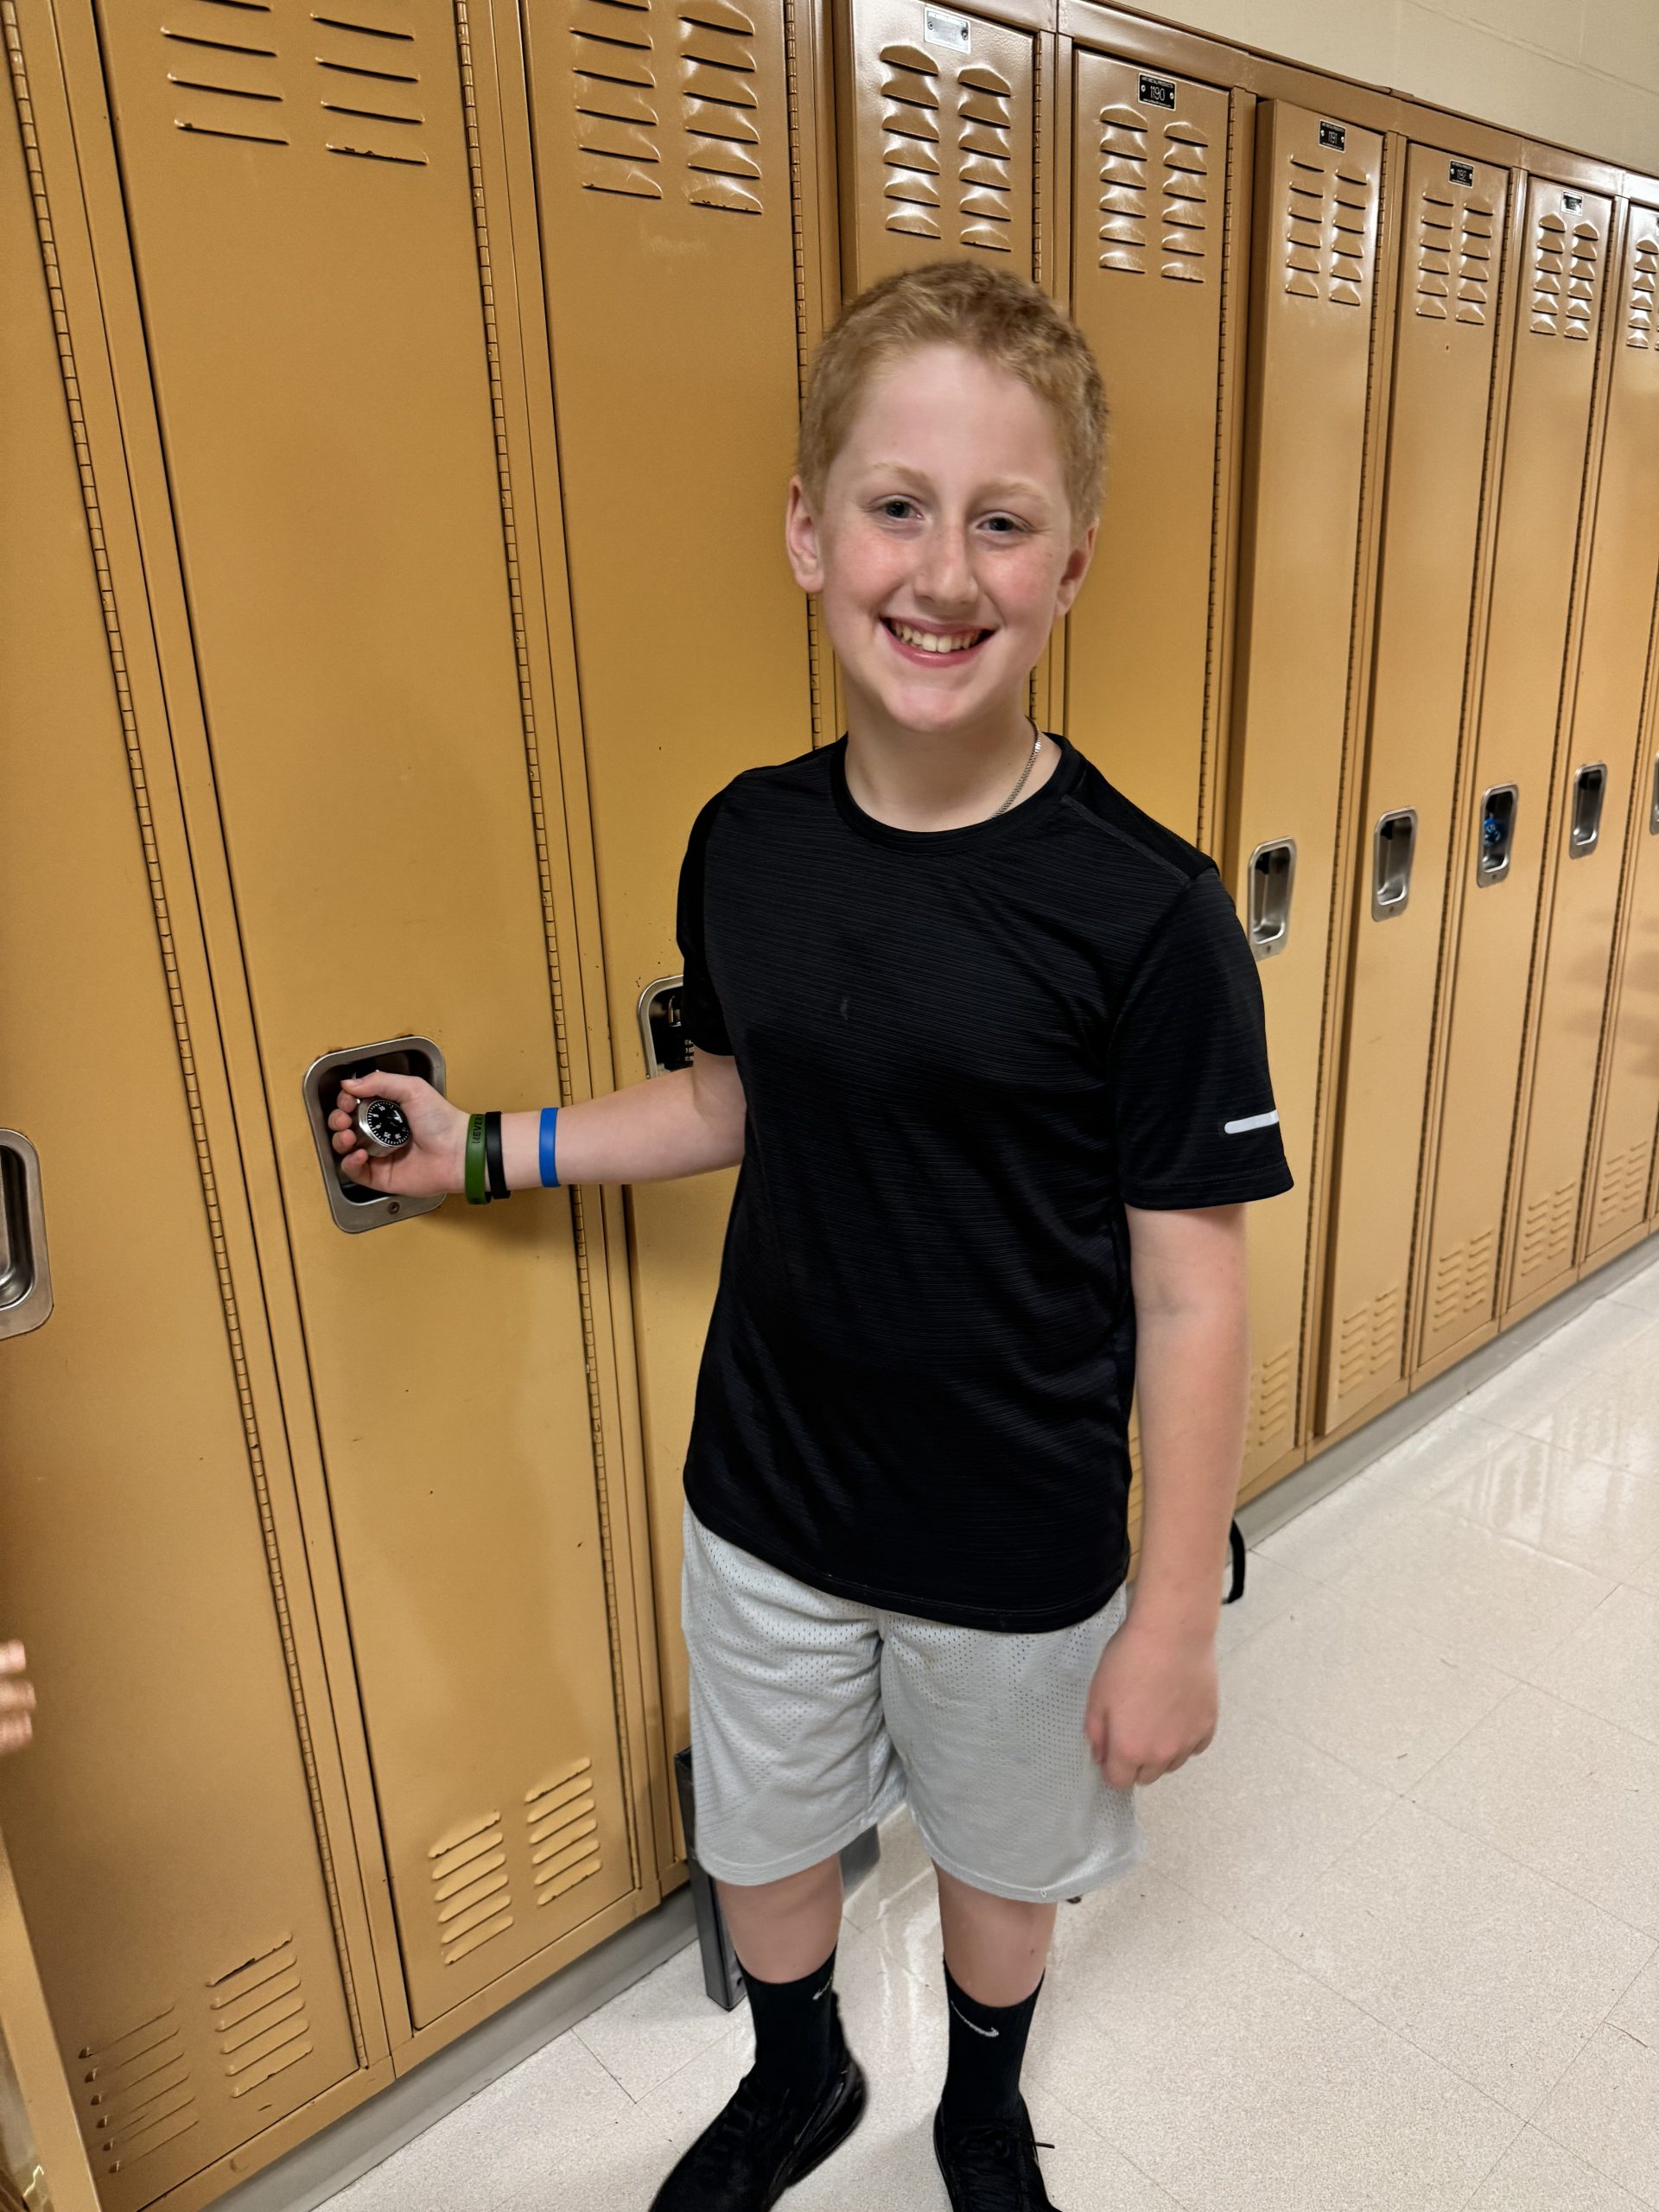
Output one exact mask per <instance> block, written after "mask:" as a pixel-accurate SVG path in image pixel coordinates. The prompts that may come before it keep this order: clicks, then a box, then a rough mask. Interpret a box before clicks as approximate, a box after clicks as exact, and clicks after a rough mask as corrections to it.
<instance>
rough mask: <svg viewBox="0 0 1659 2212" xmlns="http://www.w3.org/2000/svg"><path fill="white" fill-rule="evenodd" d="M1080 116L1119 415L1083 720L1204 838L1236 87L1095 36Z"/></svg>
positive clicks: (1114, 412) (1102, 753)
mask: <svg viewBox="0 0 1659 2212" xmlns="http://www.w3.org/2000/svg"><path fill="white" fill-rule="evenodd" d="M1072 130H1073V138H1074V143H1073V148H1072V156H1071V173H1072V194H1073V197H1072V214H1071V312H1072V314H1073V315H1074V316H1075V317H1076V319H1077V322H1078V324H1079V326H1080V327H1081V328H1082V329H1083V331H1084V334H1085V335H1086V336H1087V338H1088V340H1089V341H1090V345H1091V346H1093V347H1094V349H1095V354H1096V359H1098V361H1099V363H1100V365H1101V372H1102V373H1103V376H1104V378H1105V380H1106V391H1107V396H1108V401H1109V406H1110V409H1111V417H1110V437H1109V458H1108V465H1107V490H1106V505H1105V508H1104V512H1103V518H1102V526H1101V531H1100V536H1099V537H1098V538H1097V540H1096V547H1095V557H1094V562H1093V564H1092V566H1091V568H1090V572H1089V575H1088V578H1087V580H1086V582H1084V588H1083V591H1082V593H1081V594H1080V595H1079V598H1078V601H1077V606H1076V607H1074V609H1073V610H1072V613H1071V618H1070V620H1069V622H1068V625H1067V638H1066V653H1065V671H1066V693H1065V715H1066V729H1067V732H1068V734H1070V736H1071V738H1072V740H1073V741H1074V742H1075V743H1077V745H1079V746H1080V747H1082V748H1083V750H1084V752H1085V753H1088V754H1089V755H1090V757H1091V758H1092V759H1093V760H1096V762H1097V764H1098V765H1099V766H1100V767H1101V769H1102V770H1103V772H1104V773H1105V774H1106V775H1107V776H1108V777H1109V778H1110V779H1111V780H1112V782H1114V783H1115V784H1116V785H1118V787H1119V788H1120V789H1121V790H1122V791H1127V792H1128V796H1129V797H1130V798H1132V799H1133V800H1134V801H1135V804H1136V805H1137V806H1143V807H1144V808H1145V809H1146V810H1147V813H1149V814H1150V815H1152V816H1154V818H1155V819H1157V820H1158V821H1160V822H1165V823H1168V824H1169V826H1170V827H1171V828H1172V829H1178V830H1179V831H1180V833H1181V835H1182V836H1186V837H1192V838H1193V839H1195V840H1198V839H1200V838H1202V837H1203V836H1204V834H1205V829H1206V828H1207V824H1206V823H1205V821H1204V819H1203V816H1204V813H1205V802H1206V801H1207V800H1212V798H1213V794H1212V791H1211V785H1212V782H1213V776H1214V760H1213V751H1214V744H1213V740H1214V727H1213V724H1214V717H1215V713H1216V707H1217V690H1218V679H1219V674H1220V671H1219V668H1218V666H1217V656H1218V653H1219V651H1220V639H1219V636H1218V631H1219V626H1220V622H1221V619H1222V615H1223V611H1224V605H1225V598H1226V591H1227V586H1228V581H1229V580H1228V575H1227V569H1226V531H1227V520H1228V517H1227V512H1226V493H1227V483H1228V472H1227V470H1226V468H1225V467H1224V465H1223V464H1224V449H1225V445H1226V442H1227V438H1228V434H1229V431H1230V419H1229V408H1228V403H1229V398H1230V394H1229V391H1228V389H1227V383H1228V381H1229V380H1230V372H1231V364H1230V365H1229V378H1228V379H1224V374H1223V366H1222V330H1223V314H1222V305H1223V294H1224V276H1225V274H1226V272H1225V270H1224V257H1225V253H1226V250H1227V227H1226V216H1227V175H1228V156H1229V146H1230V130H1229V112H1228V98H1227V94H1226V93H1225V92H1221V91H1218V90H1217V89H1216V87H1214V86H1210V85H1195V84H1191V83H1188V82H1186V81H1185V80H1184V79H1177V78H1173V77H1167V76H1163V75H1160V74H1157V73H1148V72H1147V71H1145V70H1142V69H1141V68H1139V67H1135V65H1134V64H1131V63H1129V62H1127V61H1120V60H1115V59H1113V58H1111V57H1109V56H1108V55H1105V54H1090V53H1088V52H1086V51H1084V49H1083V48H1078V49H1077V54H1076V60H1075V64H1074V78H1073V117H1072ZM1234 320H1235V321H1236V307H1235V308H1234ZM1233 350H1234V353H1235V354H1236V350H1237V349H1236V346H1235V347H1234V349H1233Z"/></svg>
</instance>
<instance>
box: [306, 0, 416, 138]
mask: <svg viewBox="0 0 1659 2212" xmlns="http://www.w3.org/2000/svg"><path fill="white" fill-rule="evenodd" d="M379 4H380V5H382V6H383V7H384V6H385V4H386V0H379ZM371 6H372V0H355V4H354V5H353V6H351V7H341V8H340V9H338V10H333V11H331V12H329V13H327V14H322V13H320V12H318V11H315V10H314V11H313V14H312V17H311V20H312V22H314V23H315V25H316V27H317V31H318V34H319V43H320V44H321V45H322V46H323V47H324V48H326V51H325V52H323V53H321V54H318V55H317V57H316V60H317V65H318V67H320V68H321V69H323V70H325V71H327V73H328V75H327V77H326V78H325V79H324V84H325V87H326V89H325V90H324V92H323V93H322V95H321V104H322V110H323V114H324V117H325V118H326V128H325V131H324V136H323V144H324V145H325V146H326V147H327V149H328V151H329V152H330V153H331V154H341V155H345V156H348V157H349V158H350V159H352V160H354V161H362V162H397V163H400V164H401V165H402V166H403V167H404V168H425V167H426V165H427V157H426V156H425V154H424V153H423V151H422V149H421V147H420V145H419V143H418V141H417V139H416V137H415V136H414V135H412V134H415V133H417V132H418V131H419V130H420V128H421V126H422V124H423V123H424V122H425V120H426V118H425V117H424V115H423V113H422V112H421V111H419V110H418V109H416V108H413V107H411V106H410V104H409V94H408V93H407V92H397V91H395V90H394V89H393V87H394V86H412V85H417V84H418V83H419V82H420V76H419V72H418V71H417V70H416V68H415V66H414V62H415V57H414V54H413V53H412V52H411V51H410V48H412V47H413V45H414V42H415V34H414V32H413V31H411V30H406V29H404V28H403V27H402V26H401V25H400V24H390V25H389V24H384V23H379V22H368V21H365V11H366V10H369V9H370V7H371ZM335 78H344V79H346V80H347V82H346V84H345V85H340V84H336V83H335V82H334V79H335Z"/></svg>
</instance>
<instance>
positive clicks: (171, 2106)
mask: <svg viewBox="0 0 1659 2212" xmlns="http://www.w3.org/2000/svg"><path fill="white" fill-rule="evenodd" d="M76 2056H77V2058H78V2059H79V2061H80V2080H79V2084H78V2086H79V2088H81V2090H82V2092H83V2094H84V2099H85V2101H86V2106H87V2108H88V2112H87V2117H88V2120H89V2126H88V2127H87V2130H86V2134H87V2143H88V2148H89V2150H90V2152H91V2155H92V2159H93V2161H94V2163H95V2164H97V2165H98V2166H99V2167H100V2168H101V2169H102V2171H104V2172H105V2173H107V2174H118V2173H121V2172H123V2171H125V2170H126V2169H127V2168H128V2167H130V2166H136V2165H137V2164H138V2162H139V2161H140V2159H142V2158H149V2155H150V2154H151V2152H155V2151H159V2150H160V2149H161V2148H162V2145H163V2144H167V2143H171V2142H173V2141H174V2140H175V2139H176V2138H177V2137H179V2136H181V2135H188V2133H189V2132H190V2130H191V2129H192V2128H193V2127H194V2126H196V2125H197V2123H198V2121H199V2120H200V2118H201V2114H200V2112H199V2111H198V2109H197V2107H196V2095H195V2091H194V2089H193V2088H191V2086H190V2069H189V2066H188V2063H187V2062H186V2059H185V2056H184V2044H183V2041H182V2038H181V2036H180V2034H179V2030H178V2023H177V2018H176V2012H175V2007H174V2006H173V2005H168V2007H167V2009H166V2011H165V2012H158V2013H157V2014H156V2017H155V2018H153V2019H149V2020H146V2021H145V2022H144V2024H143V2026H142V2027H137V2028H130V2029H129V2030H128V2031H127V2032H126V2033H125V2034H124V2035H121V2036H118V2037H115V2038H114V2040H113V2041H112V2042H111V2043H108V2044H104V2045H103V2046H102V2048H100V2049H94V2048H92V2046H90V2045H89V2046H86V2048H84V2049H82V2050H79V2051H78V2052H77V2053H76Z"/></svg>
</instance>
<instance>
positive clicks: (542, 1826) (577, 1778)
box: [524, 1759, 600, 1905]
mask: <svg viewBox="0 0 1659 2212" xmlns="http://www.w3.org/2000/svg"><path fill="white" fill-rule="evenodd" d="M593 1767H594V1763H593V1761H592V1760H591V1759H579V1760H577V1762H576V1763H575V1765H573V1766H568V1767H566V1768H565V1769H564V1770H563V1772H562V1773H561V1774H560V1775H558V1777H556V1779H555V1780H554V1781H552V1782H545V1783H542V1785H541V1786H540V1788H539V1789H531V1790H530V1791H528V1792H527V1793H526V1795H525V1797H524V1821H525V1827H526V1829H527V1832H528V1834H529V1839H530V1862H531V1867H532V1868H533V1869H534V1877H533V1878H534V1880H535V1884H536V1902H537V1904H538V1905H541V1904H552V1902H553V1900H554V1898H555V1897H563V1895H564V1894H565V1891H567V1890H574V1889H575V1886H576V1885H577V1884H578V1883H579V1882H585V1881H587V1879H588V1877H589V1876H590V1875H593V1874H597V1873H598V1872H599V1869H600V1849H599V1810H598V1807H597V1805H596V1803H595V1802H594V1774H593Z"/></svg>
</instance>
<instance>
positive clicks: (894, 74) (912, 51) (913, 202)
mask: <svg viewBox="0 0 1659 2212" xmlns="http://www.w3.org/2000/svg"><path fill="white" fill-rule="evenodd" d="M881 67H882V70H883V72H884V74H883V76H882V79H881V99H882V112H881V131H882V154H881V159H882V164H883V167H884V168H890V169H891V170H892V171H893V175H891V176H890V177H889V178H888V179H887V183H886V184H885V185H884V186H883V187H882V198H883V199H884V200H890V201H891V202H892V203H893V204H892V205H891V206H890V207H888V209H887V220H886V228H887V229H888V230H890V231H902V232H906V234H907V235H908V236H909V237H911V238H943V237H944V231H943V229H942V228H941V226H940V223H939V205H940V201H939V181H938V180H939V175H940V169H939V154H938V148H939V145H940V143H941V141H940V136H939V113H940V108H939V68H938V63H937V62H936V61H935V60H933V58H932V56H931V54H925V53H923V51H922V49H921V48H919V47H915V46H884V47H883V48H882V49H881Z"/></svg>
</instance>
